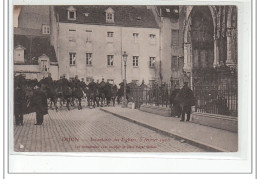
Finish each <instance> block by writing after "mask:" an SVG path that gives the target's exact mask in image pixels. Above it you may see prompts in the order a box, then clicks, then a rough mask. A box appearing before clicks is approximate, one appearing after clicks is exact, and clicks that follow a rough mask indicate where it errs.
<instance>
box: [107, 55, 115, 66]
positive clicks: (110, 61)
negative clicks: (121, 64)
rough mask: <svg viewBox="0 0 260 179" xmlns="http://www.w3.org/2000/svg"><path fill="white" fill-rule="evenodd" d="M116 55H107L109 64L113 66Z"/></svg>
mask: <svg viewBox="0 0 260 179" xmlns="http://www.w3.org/2000/svg"><path fill="white" fill-rule="evenodd" d="M113 61H114V55H108V56H107V65H108V66H113V64H114V62H113Z"/></svg>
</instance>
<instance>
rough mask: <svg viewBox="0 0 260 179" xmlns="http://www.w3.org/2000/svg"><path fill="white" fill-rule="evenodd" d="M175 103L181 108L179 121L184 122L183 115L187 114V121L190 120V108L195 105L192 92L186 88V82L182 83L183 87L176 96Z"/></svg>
mask: <svg viewBox="0 0 260 179" xmlns="http://www.w3.org/2000/svg"><path fill="white" fill-rule="evenodd" d="M175 101H176V102H178V103H179V104H180V107H181V111H182V112H181V120H180V121H184V119H185V113H186V114H187V121H189V120H190V114H191V106H193V105H195V98H194V94H193V92H192V90H191V89H190V88H189V87H188V82H184V86H183V87H182V89H181V90H180V92H179V93H178V94H177V96H176V98H175Z"/></svg>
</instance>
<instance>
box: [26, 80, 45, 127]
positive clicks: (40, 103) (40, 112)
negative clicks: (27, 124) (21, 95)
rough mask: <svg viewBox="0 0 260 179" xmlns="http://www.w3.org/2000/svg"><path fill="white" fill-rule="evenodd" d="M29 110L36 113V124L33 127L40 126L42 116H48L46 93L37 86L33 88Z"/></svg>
mask: <svg viewBox="0 0 260 179" xmlns="http://www.w3.org/2000/svg"><path fill="white" fill-rule="evenodd" d="M30 108H32V111H35V112H36V124H34V125H42V123H43V119H44V115H45V114H48V104H47V95H46V91H45V90H44V89H43V87H42V86H41V87H40V85H39V84H38V85H36V86H35V88H34V92H33V96H32V97H31V100H30Z"/></svg>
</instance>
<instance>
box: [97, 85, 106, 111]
mask: <svg viewBox="0 0 260 179" xmlns="http://www.w3.org/2000/svg"><path fill="white" fill-rule="evenodd" d="M105 88H106V83H105V82H104V81H102V82H101V83H100V84H99V86H98V98H99V100H100V106H101V107H103V106H104V102H105V99H106V93H105V91H106V89H105Z"/></svg>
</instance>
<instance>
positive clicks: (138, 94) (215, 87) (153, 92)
mask: <svg viewBox="0 0 260 179" xmlns="http://www.w3.org/2000/svg"><path fill="white" fill-rule="evenodd" d="M193 92H194V96H195V98H196V105H195V111H196V112H202V113H212V114H220V115H226V116H235V117H237V115H238V91H237V83H233V84H232V83H230V84H210V85H196V86H193ZM170 95H171V85H170V84H164V85H161V86H160V85H150V86H147V85H141V86H137V85H135V86H132V87H131V88H130V93H129V101H131V102H134V103H135V107H136V108H140V106H141V105H142V104H149V105H153V106H161V107H170Z"/></svg>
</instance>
